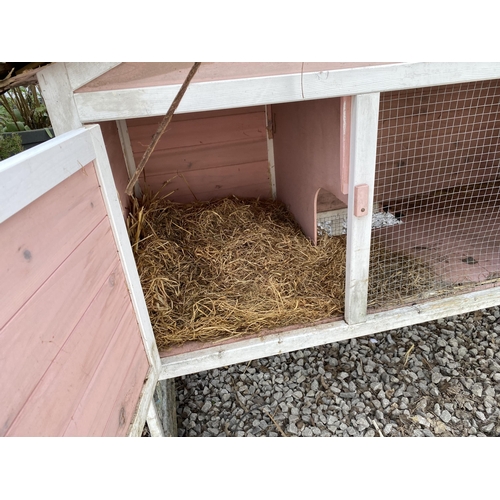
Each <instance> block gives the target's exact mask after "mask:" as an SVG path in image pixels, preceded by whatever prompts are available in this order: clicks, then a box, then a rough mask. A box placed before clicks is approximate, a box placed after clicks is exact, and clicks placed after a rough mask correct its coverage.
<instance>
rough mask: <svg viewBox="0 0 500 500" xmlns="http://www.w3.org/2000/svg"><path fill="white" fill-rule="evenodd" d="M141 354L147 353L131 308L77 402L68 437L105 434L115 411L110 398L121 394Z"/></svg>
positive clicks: (66, 431) (67, 431) (68, 429)
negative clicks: (132, 367)
mask: <svg viewBox="0 0 500 500" xmlns="http://www.w3.org/2000/svg"><path fill="white" fill-rule="evenodd" d="M140 350H142V351H143V352H144V345H143V343H142V340H141V338H140V337H139V336H138V335H137V322H136V320H135V315H134V313H133V310H132V309H130V308H129V309H127V311H126V312H125V314H124V316H123V318H122V320H121V322H120V324H119V325H118V328H117V329H116V331H115V333H114V335H113V338H112V340H111V342H110V344H109V347H108V349H107V350H106V352H105V353H104V356H103V357H102V359H101V361H100V363H99V365H98V367H97V369H96V372H95V375H94V377H93V378H92V380H91V382H90V384H89V385H88V387H87V389H86V391H85V394H84V395H83V397H82V398H81V399H80V400H79V401H78V405H77V407H76V410H75V411H74V413H73V415H72V417H71V419H70V420H69V421H68V426H67V428H66V429H65V431H64V435H65V436H99V435H101V434H102V431H103V429H104V428H105V426H106V425H107V422H108V420H109V418H110V415H111V412H112V411H113V408H114V403H115V399H114V398H113V397H110V395H114V394H118V393H119V392H120V390H121V388H122V387H123V381H124V379H125V378H126V376H127V373H128V371H129V369H130V367H131V365H132V361H133V359H135V358H136V356H138V354H137V353H138V351H140ZM139 359H141V358H140V356H139ZM141 362H142V361H141ZM96 409H98V411H96ZM126 423H130V422H126ZM119 427H120V425H117V426H116V430H118V428H119Z"/></svg>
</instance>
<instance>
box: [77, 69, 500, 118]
mask: <svg viewBox="0 0 500 500" xmlns="http://www.w3.org/2000/svg"><path fill="white" fill-rule="evenodd" d="M495 78H500V63H482V62H477V63H456V62H453V63H425V62H420V63H396V64H387V65H377V66H368V67H357V68H349V69H340V70H339V69H332V70H331V71H311V72H307V73H304V74H302V73H300V72H299V73H293V74H286V75H273V76H262V77H252V78H236V79H235V78H231V79H228V80H224V79H220V80H214V81H203V82H196V81H195V82H193V83H191V85H190V86H189V94H188V95H187V96H186V98H185V99H183V100H182V102H181V103H180V105H179V108H178V110H177V113H192V112H196V111H210V110H216V109H229V108H236V107H246V106H255V105H263V104H277V103H283V102H294V101H302V100H308V99H325V98H329V97H342V96H346V95H357V94H365V93H374V92H387V91H390V90H398V89H408V88H419V87H428V86H434V85H445V84H452V83H461V82H469V81H479V80H490V79H495ZM179 89H180V85H165V86H154V87H142V88H134V89H119V90H106V91H98V92H82V93H77V94H75V96H74V99H75V103H76V106H77V108H78V112H79V116H80V118H81V120H82V122H84V123H90V122H98V121H103V120H124V119H128V118H140V117H145V116H161V115H164V114H165V113H166V112H167V110H168V108H169V106H170V104H171V103H172V101H173V100H174V98H175V95H176V94H177V92H178V90H179Z"/></svg>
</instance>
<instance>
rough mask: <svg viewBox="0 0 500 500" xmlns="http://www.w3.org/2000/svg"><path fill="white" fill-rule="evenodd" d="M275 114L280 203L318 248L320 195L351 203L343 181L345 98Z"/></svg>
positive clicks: (276, 108)
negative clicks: (342, 106) (342, 102)
mask: <svg viewBox="0 0 500 500" xmlns="http://www.w3.org/2000/svg"><path fill="white" fill-rule="evenodd" d="M272 110H273V116H274V117H275V118H274V119H275V123H276V133H275V134H274V159H275V172H276V190H277V197H278V199H280V200H281V201H283V202H284V203H285V204H286V205H287V206H288V208H289V210H290V211H291V212H292V214H293V215H294V217H295V219H296V220H297V222H298V223H299V224H300V226H301V227H302V230H303V231H304V233H305V234H306V236H307V237H308V238H310V239H311V240H312V241H313V242H314V243H316V239H317V227H316V198H317V195H318V192H319V190H320V189H325V190H327V191H330V192H331V193H333V194H334V195H335V197H337V198H338V199H339V200H341V201H342V202H344V203H345V202H346V201H347V196H346V195H344V194H343V193H342V181H341V164H340V159H341V141H340V137H341V134H340V130H341V129H340V118H341V110H340V98H337V99H323V100H314V101H303V102H295V103H287V104H278V105H273V106H272Z"/></svg>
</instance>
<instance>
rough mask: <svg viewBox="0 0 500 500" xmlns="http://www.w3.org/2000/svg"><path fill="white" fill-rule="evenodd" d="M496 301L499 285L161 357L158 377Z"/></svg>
mask: <svg viewBox="0 0 500 500" xmlns="http://www.w3.org/2000/svg"><path fill="white" fill-rule="evenodd" d="M499 303H500V287H496V288H490V289H488V290H480V291H477V292H471V293H468V294H463V295H457V296H455V297H448V298H445V299H440V300H436V301H431V302H427V303H425V304H419V305H416V306H407V307H402V308H398V309H393V310H391V311H384V312H379V313H376V314H370V315H368V316H367V318H366V321H365V322H364V323H356V324H353V325H348V324H347V323H346V322H345V321H335V322H332V323H328V324H324V325H318V326H314V327H306V328H297V329H295V330H290V331H287V332H283V333H279V334H269V335H265V336H261V337H256V338H252V339H247V340H244V339H243V340H239V341H235V342H232V343H229V344H221V345H215V346H214V347H209V348H206V349H201V350H199V351H191V352H187V353H184V354H177V355H172V356H167V357H162V359H161V363H162V367H161V372H160V380H163V379H170V378H174V377H181V376H183V375H189V374H190V373H197V372H200V371H205V370H213V369H214V368H221V367H223V366H228V365H232V364H236V363H246V362H248V361H251V360H254V359H259V358H264V357H268V356H276V355H278V354H283V353H285V352H292V351H296V350H298V349H308V348H311V347H316V346H319V345H324V344H330V343H332V342H340V341H342V340H348V339H352V338H356V337H362V336H365V335H374V334H376V333H379V332H384V331H387V330H389V329H396V328H402V327H404V326H410V325H414V324H418V323H424V322H426V321H432V320H435V319H438V318H446V317H448V316H453V315H456V314H464V313H467V312H471V311H477V310H479V309H484V308H488V307H493V306H496V305H498V304H499Z"/></svg>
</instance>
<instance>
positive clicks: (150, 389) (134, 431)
mask: <svg viewBox="0 0 500 500" xmlns="http://www.w3.org/2000/svg"><path fill="white" fill-rule="evenodd" d="M147 377H148V378H147V379H146V383H145V384H144V385H143V387H142V391H141V395H140V396H139V402H138V404H137V407H136V412H135V415H134V418H133V419H132V423H131V424H130V428H129V431H128V437H140V436H141V435H142V431H143V430H144V424H145V423H146V421H147V420H148V417H149V415H150V410H151V404H154V403H153V395H154V391H155V387H156V384H157V383H158V375H157V372H155V370H154V369H152V368H151V367H150V369H149V372H148V375H147Z"/></svg>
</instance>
